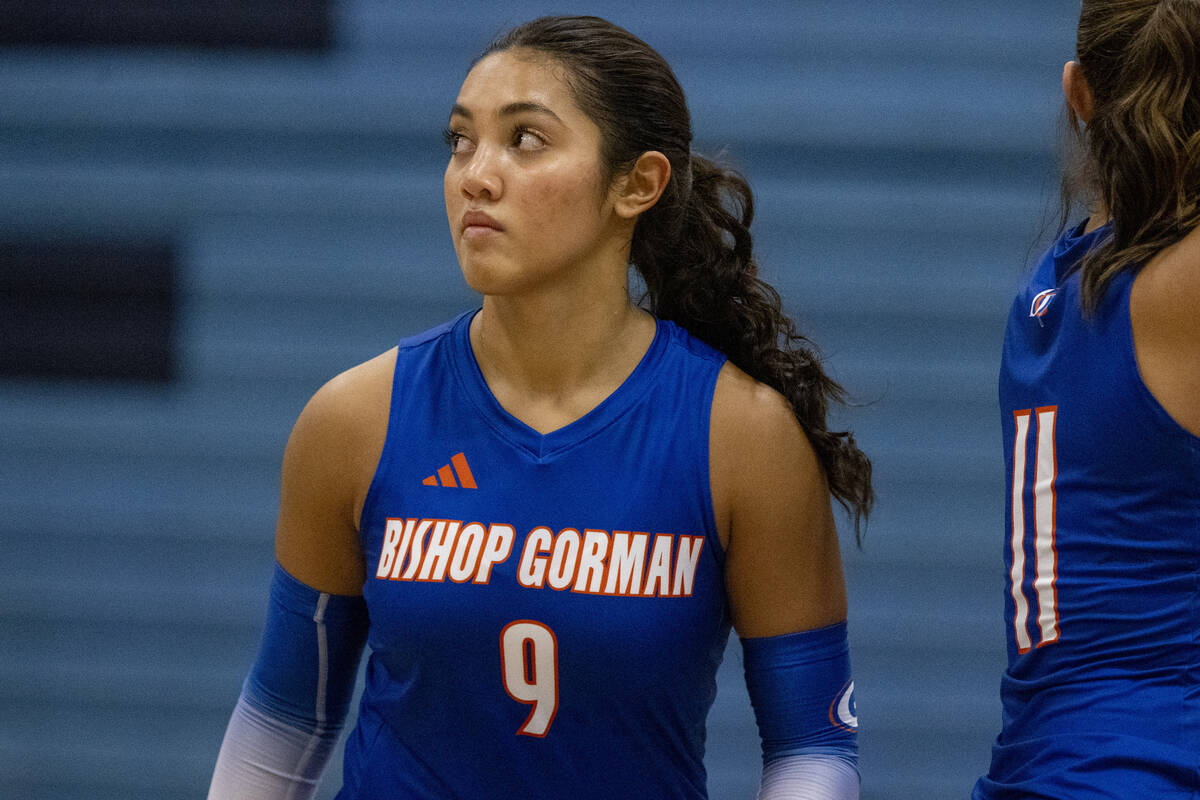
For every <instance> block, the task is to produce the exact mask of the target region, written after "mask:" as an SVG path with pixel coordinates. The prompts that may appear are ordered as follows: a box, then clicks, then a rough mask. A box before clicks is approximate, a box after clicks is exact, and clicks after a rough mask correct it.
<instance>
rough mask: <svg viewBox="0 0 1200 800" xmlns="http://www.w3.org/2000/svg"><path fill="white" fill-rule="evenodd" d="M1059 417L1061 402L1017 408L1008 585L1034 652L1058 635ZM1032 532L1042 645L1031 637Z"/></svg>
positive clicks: (1019, 634) (1021, 637) (1018, 632)
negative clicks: (1029, 518) (1029, 498)
mask: <svg viewBox="0 0 1200 800" xmlns="http://www.w3.org/2000/svg"><path fill="white" fill-rule="evenodd" d="M1034 415H1036V431H1037V432H1036V434H1035V435H1036V437H1037V438H1036V442H1037V445H1036V447H1035V448H1034V458H1033V460H1034V463H1033V465H1032V466H1033V469H1027V466H1026V463H1025V462H1026V459H1027V454H1028V452H1029V447H1028V440H1029V432H1030V428H1031V425H1032V423H1033V420H1034ZM1057 417H1058V406H1045V407H1043V408H1036V409H1028V408H1025V409H1021V410H1020V411H1014V412H1013V419H1014V422H1015V423H1016V437H1015V441H1014V443H1013V459H1012V464H1013V472H1012V487H1011V488H1012V494H1011V498H1012V509H1011V511H1012V531H1011V537H1010V539H1009V547H1010V548H1011V550H1012V569H1011V570H1010V571H1009V574H1008V585H1009V591H1010V592H1011V593H1012V599H1013V604H1014V607H1015V613H1014V614H1013V629H1014V630H1013V632H1014V634H1015V636H1016V640H1017V649H1018V650H1019V651H1020V652H1022V653H1025V652H1028V651H1029V649H1030V648H1031V647H1041V646H1042V645H1046V644H1050V643H1051V642H1053V641H1056V640H1057V639H1058V595H1057V592H1056V589H1055V584H1056V583H1057V579H1058V554H1057V552H1056V551H1055V549H1054V525H1055V513H1056V505H1057V498H1056V497H1055V494H1054V482H1055V478H1056V477H1057V474H1058V461H1057V459H1056V457H1055V453H1054V424H1055V421H1056V418H1057ZM1029 473H1032V474H1029ZM1030 479H1032V480H1033V531H1032V532H1029V531H1026V524H1025V523H1026V513H1025V497H1026V484H1027V482H1028V481H1029V480H1030ZM1030 533H1032V534H1033V555H1034V575H1033V594H1034V596H1035V597H1036V599H1037V607H1038V615H1037V628H1038V634H1039V637H1040V638H1039V641H1038V642H1037V644H1036V645H1035V644H1034V643H1033V642H1032V641H1031V640H1030V637H1029V625H1028V620H1029V602H1028V600H1027V599H1026V596H1025V569H1026V567H1025V552H1026V541H1027V539H1028V538H1029V535H1030Z"/></svg>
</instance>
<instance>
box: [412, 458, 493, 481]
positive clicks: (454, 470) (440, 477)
mask: <svg viewBox="0 0 1200 800" xmlns="http://www.w3.org/2000/svg"><path fill="white" fill-rule="evenodd" d="M421 483H422V484H423V485H425V486H448V487H457V486H461V487H462V488H464V489H478V488H479V487H478V486H476V485H475V476H474V475H472V474H471V467H470V465H469V464H467V457H466V456H465V455H463V454H462V453H455V454H454V455H453V456H451V457H450V463H449V464H446V465H445V466H443V467H442V468H441V469H439V470H438V471H437V474H436V475H430V476H429V477H428V478H426V479H425V480H423V481H421Z"/></svg>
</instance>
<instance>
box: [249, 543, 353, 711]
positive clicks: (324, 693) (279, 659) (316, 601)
mask: <svg viewBox="0 0 1200 800" xmlns="http://www.w3.org/2000/svg"><path fill="white" fill-rule="evenodd" d="M366 638H367V608H366V603H365V601H364V600H363V599H362V598H361V597H351V596H346V595H336V594H328V593H326V592H318V591H317V590H316V589H313V588H311V587H309V586H306V585H305V584H303V583H301V582H300V581H298V580H296V579H295V578H293V577H292V576H291V575H289V574H288V573H287V572H285V571H284V569H283V567H281V566H279V564H276V565H275V575H274V577H273V578H272V580H271V596H270V604H269V606H268V610H267V624H266V630H265V631H264V632H263V638H262V644H261V646H260V647H259V651H258V657H257V659H256V660H255V662H254V667H253V668H252V669H251V671H250V674H249V676H247V678H246V682H245V684H244V685H243V687H242V695H243V697H245V699H246V701H247V702H248V703H249V704H250V705H251V706H252V707H254V708H257V709H258V710H259V711H261V712H263V713H264V714H267V715H268V716H270V717H273V718H275V719H278V720H280V721H282V722H285V723H287V724H289V725H290V726H292V727H293V728H296V729H298V730H302V731H304V732H306V733H324V732H326V731H336V730H338V729H339V728H340V727H341V725H342V721H343V720H344V719H345V717H346V711H347V709H348V708H349V705H350V698H351V696H352V695H353V693H354V676H355V674H356V673H357V672H358V662H359V658H360V657H361V655H362V648H363V644H364V643H365V642H366Z"/></svg>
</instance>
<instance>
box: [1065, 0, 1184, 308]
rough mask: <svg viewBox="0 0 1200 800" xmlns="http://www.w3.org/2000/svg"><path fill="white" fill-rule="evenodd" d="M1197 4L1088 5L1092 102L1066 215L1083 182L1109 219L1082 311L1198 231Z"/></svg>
mask: <svg viewBox="0 0 1200 800" xmlns="http://www.w3.org/2000/svg"><path fill="white" fill-rule="evenodd" d="M1198 49H1200V0H1084V2H1083V8H1082V11H1081V13H1080V15H1079V33H1078V39H1077V43H1076V53H1077V58H1078V60H1079V65H1080V67H1081V68H1082V71H1083V76H1084V78H1086V79H1087V83H1088V86H1089V87H1090V88H1091V91H1092V97H1093V114H1092V118H1091V120H1089V121H1088V123H1087V126H1086V129H1085V130H1083V131H1082V132H1081V131H1080V121H1079V119H1078V118H1077V117H1076V115H1075V114H1074V112H1071V111H1069V112H1068V114H1069V122H1070V127H1071V129H1072V131H1073V133H1074V134H1075V136H1076V138H1077V140H1081V141H1082V144H1083V147H1084V149H1085V153H1086V159H1085V163H1084V169H1083V171H1082V173H1081V174H1080V173H1076V174H1074V175H1073V174H1072V173H1071V172H1068V173H1067V175H1066V176H1065V178H1064V184H1063V214H1064V218H1065V215H1066V214H1068V213H1070V208H1071V205H1072V200H1073V197H1074V195H1075V194H1076V193H1078V191H1079V188H1080V187H1078V184H1079V183H1080V182H1083V183H1084V186H1083V187H1082V188H1083V189H1084V190H1085V191H1087V192H1090V193H1093V196H1095V197H1098V199H1099V200H1101V201H1102V202H1103V204H1104V206H1105V207H1106V208H1107V209H1108V211H1109V213H1110V214H1111V216H1112V220H1113V229H1112V233H1111V235H1110V236H1109V237H1107V238H1106V240H1105V241H1103V242H1102V243H1100V244H1099V245H1098V246H1097V247H1096V248H1095V249H1094V250H1092V252H1090V253H1088V254H1087V256H1086V257H1085V258H1084V259H1083V261H1082V262H1081V264H1080V270H1081V273H1082V275H1081V292H1082V297H1083V304H1084V308H1085V309H1086V310H1088V311H1091V310H1094V309H1095V308H1096V306H1097V304H1098V303H1099V302H1100V299H1101V298H1102V297H1103V295H1104V291H1105V289H1106V287H1107V286H1108V284H1109V282H1110V281H1111V280H1112V279H1113V277H1115V276H1116V275H1117V274H1118V273H1120V272H1121V271H1122V270H1125V269H1129V268H1135V267H1136V266H1138V265H1140V264H1142V263H1144V262H1145V261H1146V260H1147V259H1149V258H1150V257H1151V256H1153V255H1154V254H1155V253H1156V252H1158V251H1159V250H1162V249H1163V248H1164V247H1167V246H1168V245H1171V244H1173V243H1174V242H1176V241H1178V240H1179V239H1181V238H1183V236H1184V235H1185V234H1187V233H1188V232H1189V231H1190V230H1192V229H1193V228H1195V227H1196V226H1197V225H1198V224H1200V58H1198V57H1197V51H1198Z"/></svg>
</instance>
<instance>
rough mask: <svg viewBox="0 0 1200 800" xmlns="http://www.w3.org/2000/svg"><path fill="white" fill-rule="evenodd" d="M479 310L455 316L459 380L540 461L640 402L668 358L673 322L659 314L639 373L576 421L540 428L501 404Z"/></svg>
mask: <svg viewBox="0 0 1200 800" xmlns="http://www.w3.org/2000/svg"><path fill="white" fill-rule="evenodd" d="M478 313H479V309H475V310H474V311H469V312H467V313H465V314H463V315H462V316H460V317H459V318H458V319H457V320H455V322H454V327H453V329H452V331H451V347H450V353H451V358H452V360H453V369H454V372H455V374H456V376H457V377H458V382H459V385H460V386H461V387H462V389H463V391H464V392H465V393H466V395H467V397H468V398H470V400H471V402H472V403H473V404H474V405H475V406H476V408H478V409H479V411H480V413H481V415H482V416H483V418H484V420H485V421H486V422H487V423H488V425H489V426H491V428H492V429H493V430H495V431H496V433H497V434H498V435H499V436H500V437H501V438H502V439H504V440H505V441H507V442H508V443H510V444H511V445H513V446H514V447H517V448H519V449H521V450H524V451H525V452H527V453H528V454H529V455H530V456H532V457H533V458H534V459H535V460H538V461H541V460H546V459H549V458H550V457H551V456H553V455H555V454H556V453H559V452H562V451H564V450H567V449H569V448H571V447H574V446H575V445H576V444H579V443H580V442H582V441H584V440H586V439H588V438H590V437H592V436H594V435H595V434H597V433H599V432H600V431H601V430H603V429H604V428H605V427H607V426H608V425H610V424H611V423H612V422H614V421H615V420H617V419H618V418H620V417H621V416H622V415H623V414H624V413H625V412H626V411H628V410H629V409H630V408H631V407H632V406H633V405H635V404H636V403H637V402H638V401H639V400H640V399H641V398H642V396H643V395H644V394H645V393H646V392H647V391H649V389H650V388H651V386H652V385H653V383H654V373H655V369H654V367H655V365H656V364H657V363H658V362H659V361H660V360H661V359H662V357H663V353H664V352H665V350H666V348H667V346H668V342H669V338H670V330H669V326H670V323H669V322H664V321H663V320H658V319H656V320H655V330H654V339H653V340H652V341H651V342H650V346H649V347H648V348H647V349H646V352H645V354H644V355H643V356H642V358H641V360H640V361H639V362H638V364H637V366H636V367H634V369H633V372H631V373H630V374H629V377H627V378H626V379H625V380H624V381H622V383H621V385H620V386H618V387H617V388H616V389H614V390H613V392H612V394H610V395H609V396H608V397H606V398H604V400H602V401H601V402H600V404H599V405H597V406H596V407H595V408H593V409H592V410H591V411H588V412H587V413H586V414H584V415H583V416H582V417H580V418H579V419H577V420H575V421H574V422H571V423H568V424H567V425H564V426H563V427H561V428H557V429H555V430H553V431H550V432H549V433H540V432H539V431H537V430H534V429H533V428H531V427H530V426H529V425H526V424H525V423H524V422H522V421H521V420H520V419H518V418H517V417H515V416H513V415H512V414H510V413H509V412H508V411H507V410H506V409H505V408H504V406H502V405H500V401H499V400H497V399H496V396H495V395H494V394H492V390H491V388H489V387H488V385H487V381H486V380H484V377H483V372H482V371H481V370H480V369H479V362H478V361H477V360H476V359H475V351H474V349H473V348H472V347H471V334H470V330H471V320H472V319H474V317H475V315H476V314H478Z"/></svg>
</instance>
